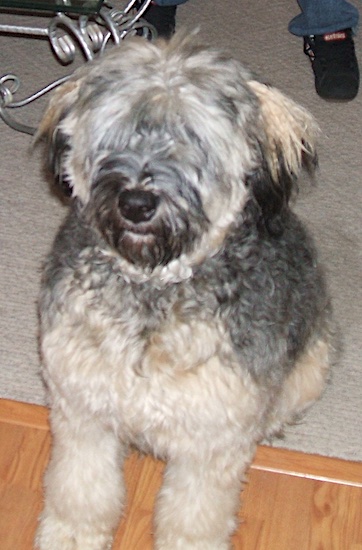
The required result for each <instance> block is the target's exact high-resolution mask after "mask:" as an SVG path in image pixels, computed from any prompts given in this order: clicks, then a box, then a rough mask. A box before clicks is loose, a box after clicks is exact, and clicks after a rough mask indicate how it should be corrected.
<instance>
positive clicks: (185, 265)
mask: <svg viewBox="0 0 362 550" xmlns="http://www.w3.org/2000/svg"><path fill="white" fill-rule="evenodd" d="M315 135H316V124H315V123H314V121H313V119H312V117H311V116H310V115H309V114H308V113H307V112H306V111H305V110H304V109H303V108H301V107H299V106H297V105H296V104H295V103H294V102H293V101H291V100H290V99H288V98H287V97H286V96H284V95H283V94H282V93H280V92H279V91H277V90H276V89H275V88H272V87H269V86H266V85H264V84H263V83H261V82H258V81H256V80H255V79H253V77H252V76H251V74H250V73H249V72H248V71H247V70H246V69H245V68H244V67H243V66H242V65H241V64H240V63H239V62H237V61H236V60H234V59H232V58H230V57H228V56H227V55H225V54H224V53H222V52H220V51H217V50H215V49H212V48H208V47H205V46H203V45H201V44H200V43H199V42H198V40H197V39H196V38H195V36H191V37H185V36H181V35H177V34H176V35H175V37H174V38H172V40H171V41H170V42H169V43H166V42H164V41H159V42H156V43H151V42H148V41H146V40H144V39H137V38H134V39H129V40H127V41H124V43H123V44H122V45H121V46H119V47H117V48H114V49H112V50H111V51H110V52H109V53H108V54H106V55H105V56H104V57H103V58H101V59H99V60H97V61H95V62H91V63H89V64H88V65H86V66H85V67H83V68H82V69H80V70H79V71H77V72H76V73H75V74H74V76H73V77H72V78H71V80H69V81H68V82H67V83H65V84H64V85H63V86H62V87H60V88H59V89H58V90H57V92H56V93H55V94H54V96H53V98H52V100H51V102H50V105H49V107H48V110H47V112H46V113H45V116H44V119H43V121H42V124H41V126H40V129H39V133H38V136H45V137H46V138H47V147H48V151H49V153H48V156H49V163H50V167H51V170H52V172H53V174H54V177H55V178H56V180H57V182H58V183H59V184H60V185H61V186H63V187H64V186H66V187H67V188H68V189H69V190H70V192H71V195H72V197H75V198H77V200H78V202H79V203H80V205H81V208H83V210H84V215H85V216H86V219H87V220H88V221H89V223H90V224H92V225H93V226H94V227H95V228H96V230H97V231H98V232H99V233H100V234H101V235H102V237H103V238H104V239H105V241H106V242H107V244H108V246H110V247H112V248H113V249H114V250H115V251H116V253H118V254H119V255H120V256H121V257H122V258H124V259H125V260H126V261H127V262H128V263H129V264H130V265H133V266H135V268H137V269H141V270H143V271H147V272H154V271H155V270H157V269H161V268H162V266H163V267H164V266H168V269H169V270H170V271H171V272H174V273H175V276H176V277H177V276H180V273H181V272H184V273H185V274H186V275H185V276H187V273H188V272H189V270H190V269H191V268H192V266H193V265H195V264H197V263H199V262H201V261H203V259H204V258H205V257H207V256H209V255H212V254H215V253H216V252H217V251H218V250H219V249H220V247H221V246H222V243H223V241H224V238H225V235H226V234H227V232H228V231H229V229H230V226H231V225H233V224H235V223H236V220H237V219H239V220H240V214H241V213H242V212H243V209H244V207H245V204H246V202H247V201H249V200H253V201H255V203H256V204H257V205H258V212H259V215H260V220H261V222H262V225H264V227H265V228H266V229H265V230H270V231H273V227H277V225H278V224H277V223H275V222H276V220H277V219H279V218H280V216H281V213H282V212H283V210H284V209H285V208H287V204H288V201H289V198H290V195H291V192H292V189H293V186H294V182H295V178H296V175H297V173H298V172H299V170H300V168H301V166H302V164H303V162H304V160H305V159H307V158H309V159H310V160H312V159H313V158H314V138H315ZM164 271H165V269H164ZM176 272H178V275H176ZM181 276H182V275H181Z"/></svg>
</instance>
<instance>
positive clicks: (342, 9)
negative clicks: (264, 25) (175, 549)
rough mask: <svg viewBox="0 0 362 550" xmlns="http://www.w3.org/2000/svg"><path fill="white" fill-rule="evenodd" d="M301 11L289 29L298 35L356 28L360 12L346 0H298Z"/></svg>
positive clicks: (291, 22)
mask: <svg viewBox="0 0 362 550" xmlns="http://www.w3.org/2000/svg"><path fill="white" fill-rule="evenodd" d="M298 4H299V6H300V9H301V13H300V14H299V15H297V16H296V17H294V18H293V19H292V20H291V21H290V23H289V27H288V28H289V31H290V32H291V33H292V34H295V35H297V36H310V35H320V34H325V33H331V32H334V31H339V30H340V29H348V28H352V29H355V28H356V27H357V24H358V19H359V13H358V10H357V8H356V7H355V6H353V5H352V4H350V3H349V2H346V0H298Z"/></svg>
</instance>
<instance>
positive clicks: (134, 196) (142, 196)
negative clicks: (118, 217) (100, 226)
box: [119, 189, 159, 223]
mask: <svg viewBox="0 0 362 550" xmlns="http://www.w3.org/2000/svg"><path fill="white" fill-rule="evenodd" d="M158 203H159V197H158V196H157V195H155V194H154V193H152V191H144V190H142V189H130V190H125V191H122V193H121V194H120V196H119V208H120V211H121V214H122V216H124V217H125V218H127V220H130V221H131V222H133V223H141V222H147V221H149V220H150V219H151V218H152V217H153V216H154V214H155V212H156V209H157V205H158Z"/></svg>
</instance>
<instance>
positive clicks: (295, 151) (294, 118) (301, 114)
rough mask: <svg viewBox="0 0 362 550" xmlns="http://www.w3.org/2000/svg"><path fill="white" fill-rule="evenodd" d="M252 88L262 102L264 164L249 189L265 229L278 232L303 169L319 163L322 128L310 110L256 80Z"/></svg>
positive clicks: (251, 178)
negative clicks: (317, 139) (258, 208)
mask: <svg viewBox="0 0 362 550" xmlns="http://www.w3.org/2000/svg"><path fill="white" fill-rule="evenodd" d="M248 85H249V87H250V88H251V90H252V91H253V93H254V94H255V96H256V97H257V99H258V102H259V108H260V121H261V135H262V138H261V140H260V141H259V143H260V148H261V155H262V163H263V166H260V169H259V170H257V171H256V172H255V173H254V174H252V175H251V177H250V181H249V185H250V188H251V192H252V193H253V195H254V197H255V199H256V201H257V203H258V204H259V207H260V209H261V212H262V215H263V217H264V223H265V225H266V226H267V227H268V228H269V229H271V228H272V227H273V226H274V227H275V229H276V228H277V226H278V218H280V215H281V214H282V212H283V210H284V208H286V206H287V205H288V202H289V199H290V196H291V194H292V191H293V188H294V187H295V186H296V178H297V176H298V174H299V172H300V170H301V168H302V167H306V168H307V169H309V170H310V169H311V168H313V167H315V165H316V163H317V157H316V152H315V143H316V138H317V136H318V134H319V128H318V125H317V123H316V121H315V120H314V118H313V116H312V115H311V114H310V113H309V112H308V111H307V110H306V109H304V108H303V107H301V106H300V105H297V103H295V102H294V101H293V100H291V99H290V98H288V97H287V96H285V95H284V94H283V93H282V92H280V91H279V90H277V89H276V88H274V87H272V86H267V85H265V84H262V83H261V82H258V81H255V80H251V81H249V82H248ZM276 230H277V229H276Z"/></svg>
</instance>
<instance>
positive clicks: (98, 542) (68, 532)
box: [35, 516, 113, 550]
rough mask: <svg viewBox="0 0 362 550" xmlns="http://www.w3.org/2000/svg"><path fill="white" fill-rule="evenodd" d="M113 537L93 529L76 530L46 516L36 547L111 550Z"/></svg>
mask: <svg viewBox="0 0 362 550" xmlns="http://www.w3.org/2000/svg"><path fill="white" fill-rule="evenodd" d="M112 543H113V536H112V535H110V534H109V533H104V532H100V531H95V530H92V529H87V530H85V529H80V530H76V528H75V526H74V525H69V524H67V523H65V522H63V521H61V520H59V519H58V518H56V517H51V516H46V517H44V518H43V519H42V520H41V523H40V525H39V528H38V531H37V534H36V539H35V547H36V548H38V549H39V550H110V549H111V548H112Z"/></svg>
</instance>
